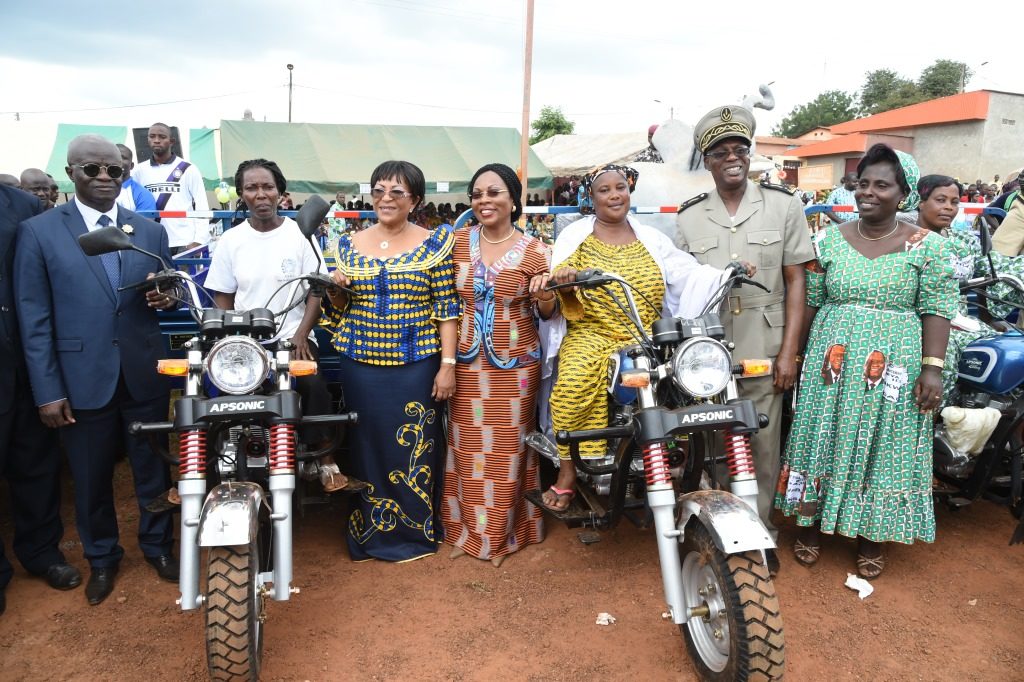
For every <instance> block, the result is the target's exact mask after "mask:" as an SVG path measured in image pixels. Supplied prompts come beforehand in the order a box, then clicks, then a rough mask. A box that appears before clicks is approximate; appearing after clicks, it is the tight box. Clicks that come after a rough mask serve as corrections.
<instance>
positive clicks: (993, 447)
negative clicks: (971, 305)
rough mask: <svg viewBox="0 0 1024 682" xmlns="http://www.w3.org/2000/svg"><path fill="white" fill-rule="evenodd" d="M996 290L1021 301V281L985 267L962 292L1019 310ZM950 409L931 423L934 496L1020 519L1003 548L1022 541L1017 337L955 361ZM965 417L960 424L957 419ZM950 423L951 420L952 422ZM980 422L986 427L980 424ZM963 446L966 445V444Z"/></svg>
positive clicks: (1021, 393)
mask: <svg viewBox="0 0 1024 682" xmlns="http://www.w3.org/2000/svg"><path fill="white" fill-rule="evenodd" d="M979 234H980V236H981V241H982V253H985V254H987V253H989V251H990V250H991V242H990V241H989V238H988V237H989V235H988V231H987V230H984V229H983V230H981V231H980V233H979ZM998 283H1002V284H1004V285H1006V287H1008V288H1009V289H1010V290H1012V291H1013V292H1015V293H1016V294H1018V295H1020V296H1021V297H1024V282H1022V281H1021V280H1020V279H1019V278H1017V277H1014V276H1012V275H999V274H997V273H996V272H995V268H994V267H992V268H990V271H989V274H988V275H987V276H982V277H976V278H973V279H969V280H967V281H965V282H963V283H962V284H961V292H962V293H967V294H971V293H973V294H975V295H976V296H977V297H978V298H982V299H990V300H994V301H996V302H999V303H1003V304H1009V305H1011V306H1015V307H1017V308H1018V309H1020V308H1021V305H1020V304H1019V303H1015V302H1013V301H1007V300H1005V299H1001V298H998V297H995V296H993V295H991V294H990V293H988V292H989V288H990V287H991V286H992V285H994V284H998ZM950 404H951V405H952V406H953V407H956V408H963V409H962V410H957V411H948V408H947V409H946V410H943V416H942V418H941V419H938V420H936V423H935V432H934V439H933V454H934V456H933V474H934V476H935V479H936V481H937V484H936V485H935V487H934V493H935V497H936V499H937V500H938V501H941V502H944V503H945V504H946V505H947V506H949V507H950V508H951V509H960V508H962V507H965V506H967V505H969V504H971V503H973V502H975V501H976V500H979V499H987V500H989V501H992V502H995V503H997V504H1001V505H1005V506H1007V507H1009V508H1010V510H1011V513H1013V515H1014V516H1015V517H1016V518H1018V519H1021V523H1020V525H1019V526H1018V528H1017V531H1016V532H1015V533H1014V534H1013V537H1012V538H1011V541H1010V544H1017V543H1020V542H1024V475H1022V471H1024V333H1022V332H1021V329H1019V328H1015V327H1012V326H1011V327H1009V328H1008V329H1007V331H1004V332H1003V333H1001V334H1000V335H998V336H994V337H987V338H982V339H978V340H976V341H974V342H972V343H970V344H968V345H967V347H966V348H965V349H964V351H963V354H962V355H961V356H960V362H959V366H958V378H957V383H956V388H955V389H954V391H953V395H952V396H951V399H950ZM964 417H966V419H964ZM954 419H955V420H956V421H954ZM971 419H974V420H975V421H977V422H978V425H979V428H978V431H977V433H975V434H973V435H970V434H968V437H966V438H964V437H959V436H960V433H961V432H963V431H964V430H965V429H964V427H963V426H961V425H960V424H961V422H962V423H963V424H964V425H966V424H971V427H972V429H973V428H974V424H973V423H971V422H970V420H971ZM986 422H987V423H986ZM969 441H974V442H973V443H970V444H966V443H968V442H969Z"/></svg>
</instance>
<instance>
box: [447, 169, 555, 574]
mask: <svg viewBox="0 0 1024 682" xmlns="http://www.w3.org/2000/svg"><path fill="white" fill-rule="evenodd" d="M470 187H471V192H470V200H471V202H472V206H473V212H474V214H475V215H476V217H477V220H478V221H479V223H480V224H479V225H476V226H473V227H471V228H467V229H463V230H459V231H458V232H457V233H456V238H455V268H456V275H455V282H456V287H457V289H458V291H459V295H460V296H461V298H462V302H463V314H462V320H461V322H460V324H459V355H458V361H459V364H458V365H456V369H455V376H456V384H457V390H456V391H455V395H454V396H452V398H451V400H450V401H449V404H448V410H449V411H448V418H449V422H448V463H447V466H446V469H445V478H444V505H443V507H442V508H441V518H442V519H443V520H444V531H445V542H448V543H450V544H451V545H452V546H453V548H452V553H451V556H452V558H453V559H454V558H458V557H459V556H462V555H463V554H469V555H470V556H473V557H476V558H477V559H483V560H489V561H490V562H491V563H492V564H494V565H495V566H500V565H501V563H502V562H503V561H504V560H505V557H507V556H508V555H510V554H512V553H514V552H517V551H519V550H520V549H522V548H523V547H525V546H526V545H529V544H533V543H536V542H540V541H541V540H543V539H544V521H543V518H542V517H541V513H540V510H538V509H537V508H536V507H535V506H534V505H533V504H531V503H529V502H527V501H526V499H525V498H524V497H523V494H524V493H525V492H526V491H528V490H533V489H535V488H537V487H538V486H539V485H540V482H539V481H540V479H539V474H538V467H537V454H536V453H535V452H534V451H533V450H531V449H530V448H528V447H527V446H526V444H525V443H524V442H523V438H524V437H525V436H526V435H527V434H528V433H530V432H531V431H534V430H535V429H536V428H537V391H538V387H539V384H540V359H541V349H540V336H539V335H538V333H537V320H538V318H547V317H550V316H551V315H552V314H553V313H554V311H555V295H554V294H553V293H551V292H546V291H542V287H543V286H544V285H545V284H546V283H547V279H548V273H549V271H550V269H551V254H550V251H549V250H548V248H547V247H546V246H544V244H542V243H541V242H540V241H539V240H537V239H535V238H534V237H530V236H527V235H525V234H523V233H522V232H520V231H519V230H517V229H516V228H515V227H514V226H513V223H514V221H515V220H517V219H518V218H519V216H520V215H521V213H522V208H521V207H520V205H519V203H520V196H521V195H522V191H523V187H522V184H521V183H520V182H519V179H518V178H517V177H516V172H515V171H514V170H512V169H511V168H509V167H508V166H505V165H504V164H489V165H487V166H484V167H483V168H481V169H480V170H478V171H477V172H476V174H475V175H474V176H473V178H472V180H471V182H470Z"/></svg>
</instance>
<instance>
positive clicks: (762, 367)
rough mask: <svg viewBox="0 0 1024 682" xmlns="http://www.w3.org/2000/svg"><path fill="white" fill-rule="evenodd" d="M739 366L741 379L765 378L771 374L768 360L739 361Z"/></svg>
mask: <svg viewBox="0 0 1024 682" xmlns="http://www.w3.org/2000/svg"><path fill="white" fill-rule="evenodd" d="M740 365H741V366H742V367H743V371H742V372H741V373H740V376H743V377H766V376H768V375H770V374H771V373H772V361H771V360H770V359H764V360H762V359H757V360H741V361H740Z"/></svg>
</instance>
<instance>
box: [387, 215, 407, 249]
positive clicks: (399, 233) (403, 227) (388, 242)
mask: <svg viewBox="0 0 1024 682" xmlns="http://www.w3.org/2000/svg"><path fill="white" fill-rule="evenodd" d="M407 227H409V221H408V220H407V221H405V225H402V229H400V230H399V231H398V232H396V233H395V234H394V236H393V237H391V239H394V238H395V237H397V236H399V235H401V234H402V233H403V232H405V228H407ZM390 244H391V242H390V241H389V240H387V239H385V240H384V241H382V242H381V243H380V248H381V250H384V251H386V250H387V248H388V245H390Z"/></svg>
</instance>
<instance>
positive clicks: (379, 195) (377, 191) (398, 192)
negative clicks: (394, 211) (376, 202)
mask: <svg viewBox="0 0 1024 682" xmlns="http://www.w3.org/2000/svg"><path fill="white" fill-rule="evenodd" d="M385 194H387V195H388V196H389V197H391V198H392V199H394V200H395V201H401V200H402V199H404V198H406V197H411V196H412V194H411V193H409V192H406V191H405V190H404V189H398V188H397V187H396V188H395V189H389V190H383V189H381V188H380V187H374V188H373V189H371V190H370V196H371V197H373V198H374V199H383V198H384V195H385Z"/></svg>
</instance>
